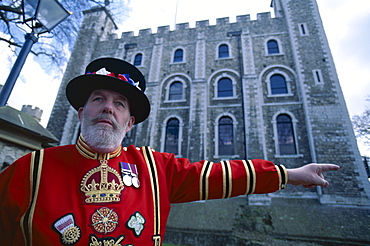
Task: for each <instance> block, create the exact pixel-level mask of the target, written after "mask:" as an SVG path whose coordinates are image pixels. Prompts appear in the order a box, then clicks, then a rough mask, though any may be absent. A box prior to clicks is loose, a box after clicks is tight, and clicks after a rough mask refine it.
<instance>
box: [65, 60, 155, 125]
mask: <svg viewBox="0 0 370 246" xmlns="http://www.w3.org/2000/svg"><path fill="white" fill-rule="evenodd" d="M145 88H146V86H145V78H144V76H143V74H142V73H141V72H140V71H139V69H137V68H136V67H135V66H133V65H131V64H130V63H128V62H125V61H123V60H120V59H116V58H100V59H97V60H95V61H92V62H91V63H90V64H89V65H88V66H87V67H86V70H85V75H81V76H78V77H76V78H74V79H72V80H71V81H70V82H69V83H68V85H67V88H66V93H67V99H68V101H69V103H70V104H71V105H72V107H73V108H74V109H76V110H78V109H79V108H80V107H83V106H84V105H85V103H86V101H87V99H88V98H89V97H90V95H91V93H92V92H93V91H94V90H97V89H106V90H111V91H115V92H118V93H121V94H122V95H124V96H125V97H126V98H127V99H128V101H129V103H130V111H131V115H132V116H134V117H135V124H137V123H140V122H142V121H144V120H145V119H146V118H147V117H148V115H149V112H150V103H149V100H148V98H147V97H146V95H145V94H144V91H145Z"/></svg>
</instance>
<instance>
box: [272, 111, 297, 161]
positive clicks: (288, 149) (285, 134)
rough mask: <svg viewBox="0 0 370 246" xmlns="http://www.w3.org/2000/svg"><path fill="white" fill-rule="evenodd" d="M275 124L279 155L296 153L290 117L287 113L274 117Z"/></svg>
mask: <svg viewBox="0 0 370 246" xmlns="http://www.w3.org/2000/svg"><path fill="white" fill-rule="evenodd" d="M276 126H277V134H278V141H279V142H278V144H279V152H280V155H295V154H297V149H296V144H295V138H294V130H293V123H292V118H291V117H290V116H289V115H287V114H280V115H279V116H278V117H277V118H276Z"/></svg>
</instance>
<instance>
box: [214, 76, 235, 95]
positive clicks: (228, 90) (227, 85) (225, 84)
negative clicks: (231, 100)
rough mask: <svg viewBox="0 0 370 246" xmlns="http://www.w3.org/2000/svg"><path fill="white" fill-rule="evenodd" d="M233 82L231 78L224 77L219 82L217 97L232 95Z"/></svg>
mask: <svg viewBox="0 0 370 246" xmlns="http://www.w3.org/2000/svg"><path fill="white" fill-rule="evenodd" d="M232 96H233V82H232V81H231V79H229V78H222V79H220V80H219V81H218V84H217V97H232Z"/></svg>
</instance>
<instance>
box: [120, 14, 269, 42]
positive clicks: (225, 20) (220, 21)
mask: <svg viewBox="0 0 370 246" xmlns="http://www.w3.org/2000/svg"><path fill="white" fill-rule="evenodd" d="M268 19H274V18H272V17H271V12H264V13H257V19H256V20H252V19H251V16H250V14H246V15H238V16H236V22H230V18H229V17H222V18H217V19H216V26H226V25H230V24H233V23H252V22H259V21H266V20H268ZM209 23H210V22H209V20H201V21H196V22H195V29H204V28H207V27H209V26H210V24H209ZM187 29H194V28H190V25H189V22H184V23H178V24H176V26H175V29H174V30H173V31H183V30H187ZM170 31H171V29H170V26H169V25H167V26H160V27H157V32H156V33H153V32H152V29H151V28H146V29H140V30H139V34H138V36H142V35H151V34H166V33H168V32H170ZM131 37H134V32H133V31H128V32H122V34H121V39H125V38H131Z"/></svg>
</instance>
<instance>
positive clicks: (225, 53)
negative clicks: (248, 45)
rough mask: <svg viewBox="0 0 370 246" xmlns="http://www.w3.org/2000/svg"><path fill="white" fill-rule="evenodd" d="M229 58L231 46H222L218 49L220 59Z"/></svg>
mask: <svg viewBox="0 0 370 246" xmlns="http://www.w3.org/2000/svg"><path fill="white" fill-rule="evenodd" d="M225 57H229V46H227V44H221V45H220V46H219V47H218V58H225Z"/></svg>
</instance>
